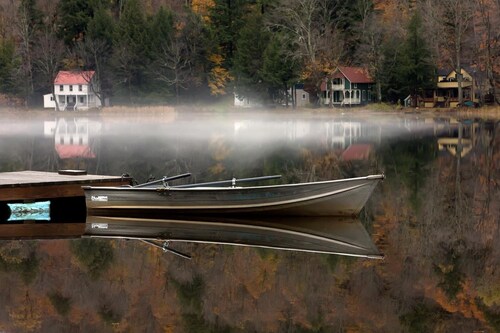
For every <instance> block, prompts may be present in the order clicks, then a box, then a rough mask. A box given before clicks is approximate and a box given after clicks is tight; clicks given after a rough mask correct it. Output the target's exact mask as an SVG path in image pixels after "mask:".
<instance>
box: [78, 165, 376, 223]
mask: <svg viewBox="0 0 500 333" xmlns="http://www.w3.org/2000/svg"><path fill="white" fill-rule="evenodd" d="M383 179H384V175H371V176H366V177H357V178H348V179H340V180H329V181H319V182H310V183H298V184H284V185H268V186H248V187H232V186H231V187H185V188H183V187H169V186H157V187H154V188H151V187H92V186H84V187H83V189H84V192H85V201H86V205H87V210H88V211H90V212H91V213H92V211H105V212H106V214H105V215H110V214H113V213H111V212H112V211H114V212H116V211H117V210H121V211H124V210H125V211H137V210H147V211H162V212H165V213H169V214H196V215H200V214H217V215H220V214H240V213H245V214H249V213H250V214H264V215H287V216H356V215H357V214H359V212H360V211H361V209H362V208H363V207H364V205H365V203H366V201H367V200H368V199H369V197H370V195H371V194H372V192H373V190H374V188H375V187H376V185H377V184H378V182H379V181H381V180H383ZM92 214H94V213H92Z"/></svg>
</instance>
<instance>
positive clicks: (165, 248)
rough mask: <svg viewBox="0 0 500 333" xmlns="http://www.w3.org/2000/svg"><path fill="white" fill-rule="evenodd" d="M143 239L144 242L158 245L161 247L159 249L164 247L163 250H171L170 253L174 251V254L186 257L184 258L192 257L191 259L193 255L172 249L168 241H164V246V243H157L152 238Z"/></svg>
mask: <svg viewBox="0 0 500 333" xmlns="http://www.w3.org/2000/svg"><path fill="white" fill-rule="evenodd" d="M141 241H143V242H144V243H147V244H149V245H153V246H155V247H157V248H159V249H162V250H163V252H170V253H173V254H175V255H178V256H179V257H182V258H184V259H190V260H191V256H190V255H188V254H185V253H182V252H180V251H177V250H174V249H172V248H169V247H168V242H164V243H163V246H162V245H160V244H157V243H155V242H153V241H151V240H148V239H141Z"/></svg>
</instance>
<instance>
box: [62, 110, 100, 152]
mask: <svg viewBox="0 0 500 333" xmlns="http://www.w3.org/2000/svg"><path fill="white" fill-rule="evenodd" d="M54 141H55V149H56V152H57V155H58V156H59V157H60V158H61V159H69V158H95V154H94V153H93V152H92V149H91V148H90V146H89V123H88V120H87V119H86V118H74V119H71V120H69V121H67V120H66V119H64V118H61V119H59V120H58V121H57V125H56V128H55V135H54Z"/></svg>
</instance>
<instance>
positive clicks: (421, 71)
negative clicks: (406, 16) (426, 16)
mask: <svg viewBox="0 0 500 333" xmlns="http://www.w3.org/2000/svg"><path fill="white" fill-rule="evenodd" d="M423 36H424V30H423V26H422V19H421V17H420V14H419V13H418V12H415V13H414V15H413V16H412V18H411V20H410V23H409V25H408V27H407V35H406V38H405V39H401V38H398V37H397V36H396V37H393V38H390V39H388V40H387V41H386V43H385V45H384V51H383V53H384V62H383V70H382V71H381V72H380V73H381V74H380V75H381V81H382V88H383V91H384V92H385V96H386V99H387V100H389V101H391V102H393V103H395V102H396V101H397V100H403V99H404V98H406V97H407V96H408V95H412V97H413V99H412V100H413V101H414V102H415V103H416V100H417V96H420V95H422V92H423V90H424V89H428V88H432V87H433V86H434V84H435V83H434V82H435V69H434V66H433V65H432V61H431V53H430V51H429V48H428V46H427V44H426V42H425V39H424V38H423ZM414 106H416V104H415V105H414Z"/></svg>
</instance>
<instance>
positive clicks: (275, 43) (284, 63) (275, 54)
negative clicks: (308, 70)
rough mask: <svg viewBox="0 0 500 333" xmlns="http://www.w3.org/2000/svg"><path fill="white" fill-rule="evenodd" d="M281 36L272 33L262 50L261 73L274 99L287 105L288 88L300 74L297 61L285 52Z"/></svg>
mask: <svg viewBox="0 0 500 333" xmlns="http://www.w3.org/2000/svg"><path fill="white" fill-rule="evenodd" d="M285 45H286V43H284V41H283V36H281V35H280V34H274V35H273V36H272V37H271V39H270V41H269V43H268V45H267V47H266V50H265V51H264V64H263V66H262V71H261V75H262V78H263V80H264V82H266V83H267V85H268V86H269V93H270V94H271V97H272V99H273V100H274V101H276V100H282V98H283V97H284V101H285V104H286V106H287V107H288V90H289V88H290V87H291V86H292V85H293V83H294V82H296V81H297V80H298V78H299V76H300V66H299V65H298V63H297V61H296V60H295V59H294V58H292V57H290V56H288V55H287V54H286V50H285Z"/></svg>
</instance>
